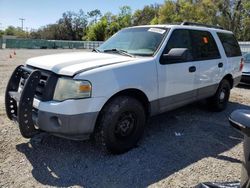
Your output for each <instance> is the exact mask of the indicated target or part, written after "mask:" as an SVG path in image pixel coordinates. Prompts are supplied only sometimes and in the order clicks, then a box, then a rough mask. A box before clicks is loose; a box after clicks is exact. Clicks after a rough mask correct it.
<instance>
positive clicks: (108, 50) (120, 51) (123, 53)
mask: <svg viewBox="0 0 250 188" xmlns="http://www.w3.org/2000/svg"><path fill="white" fill-rule="evenodd" d="M103 52H115V53H119V54H121V55H126V56H129V57H135V56H134V55H132V54H130V53H128V52H127V51H126V50H120V49H117V48H113V49H107V50H103Z"/></svg>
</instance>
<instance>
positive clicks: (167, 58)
mask: <svg viewBox="0 0 250 188" xmlns="http://www.w3.org/2000/svg"><path fill="white" fill-rule="evenodd" d="M191 60H192V56H191V54H190V52H189V50H188V49H187V48H172V49H171V50H170V51H169V52H168V54H163V55H162V57H161V63H162V64H167V63H173V62H174V63H176V62H185V61H191Z"/></svg>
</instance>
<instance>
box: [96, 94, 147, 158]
mask: <svg viewBox="0 0 250 188" xmlns="http://www.w3.org/2000/svg"><path fill="white" fill-rule="evenodd" d="M145 120H146V115H145V110H144V108H143V105H142V104H141V103H140V102H139V101H138V100H136V99H134V98H132V97H128V96H118V97H116V98H114V99H112V100H111V101H110V102H109V103H108V104H107V105H106V106H105V107H104V109H103V110H102V111H101V114H100V118H99V121H98V125H97V126H98V127H97V131H96V133H95V139H96V140H97V141H98V142H99V143H100V144H102V146H104V147H105V149H107V150H108V151H110V152H111V153H114V154H119V153H124V152H126V151H128V150H129V149H131V148H133V147H135V146H136V144H137V142H138V141H139V139H140V138H141V136H142V134H143V130H144V125H145Z"/></svg>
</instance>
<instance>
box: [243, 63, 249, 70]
mask: <svg viewBox="0 0 250 188" xmlns="http://www.w3.org/2000/svg"><path fill="white" fill-rule="evenodd" d="M242 72H250V62H248V63H245V64H244V67H243V70H242Z"/></svg>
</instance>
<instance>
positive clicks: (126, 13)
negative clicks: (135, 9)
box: [117, 6, 132, 29]
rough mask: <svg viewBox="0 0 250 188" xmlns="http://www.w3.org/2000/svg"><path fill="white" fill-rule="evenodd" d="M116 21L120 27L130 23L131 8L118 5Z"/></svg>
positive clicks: (127, 25)
mask: <svg viewBox="0 0 250 188" xmlns="http://www.w3.org/2000/svg"><path fill="white" fill-rule="evenodd" d="M117 22H118V24H119V26H120V29H121V28H124V27H129V26H131V25H132V10H131V8H130V7H129V6H122V7H120V12H119V14H118V16H117Z"/></svg>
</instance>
